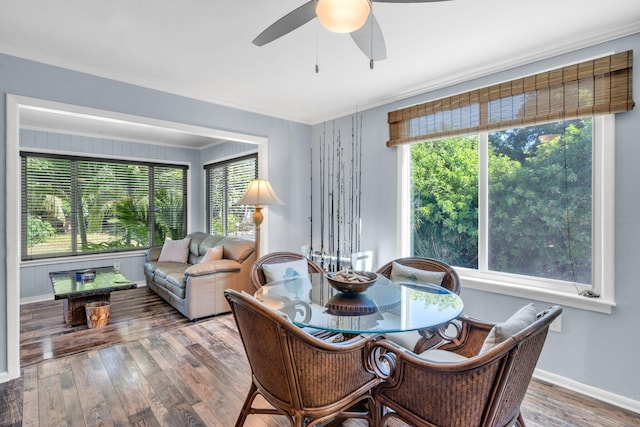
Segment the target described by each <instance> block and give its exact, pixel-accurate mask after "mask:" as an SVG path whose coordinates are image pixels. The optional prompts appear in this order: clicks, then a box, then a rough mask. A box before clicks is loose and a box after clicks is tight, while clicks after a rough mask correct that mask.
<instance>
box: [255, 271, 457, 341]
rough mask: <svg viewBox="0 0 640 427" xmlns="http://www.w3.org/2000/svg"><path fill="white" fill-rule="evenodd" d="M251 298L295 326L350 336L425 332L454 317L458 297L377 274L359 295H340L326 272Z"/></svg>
mask: <svg viewBox="0 0 640 427" xmlns="http://www.w3.org/2000/svg"><path fill="white" fill-rule="evenodd" d="M254 296H255V297H256V298H257V299H258V300H260V301H262V302H263V303H264V304H266V305H267V306H269V307H271V308H272V309H274V310H278V311H280V312H281V313H284V314H286V315H287V316H288V317H289V319H290V320H291V321H292V322H293V323H294V324H296V325H298V326H300V327H309V328H314V329H321V330H325V331H330V332H343V333H349V334H361V333H365V334H366V333H390V332H404V331H413V330H425V329H429V328H433V327H436V326H439V325H443V324H446V323H447V322H449V321H451V320H453V319H455V318H456V317H458V316H459V315H460V314H461V313H462V310H463V308H464V304H463V302H462V299H461V298H460V297H459V296H458V295H457V294H455V293H453V292H451V291H449V290H448V289H446V288H443V287H442V286H440V285H436V284H432V283H425V282H419V281H415V280H411V279H407V278H393V277H392V278H391V279H389V278H387V277H385V276H383V275H378V279H377V280H376V282H375V283H374V284H373V285H372V286H371V287H369V288H368V289H367V290H366V291H364V292H360V293H347V292H340V291H338V290H337V289H335V288H333V287H332V286H331V284H330V283H329V281H328V280H327V278H326V277H325V274H323V273H314V274H311V275H310V276H309V277H304V278H300V277H294V278H290V279H285V280H281V281H275V282H271V283H268V284H266V285H265V286H263V287H261V288H260V289H258V290H257V291H256V292H255V294H254Z"/></svg>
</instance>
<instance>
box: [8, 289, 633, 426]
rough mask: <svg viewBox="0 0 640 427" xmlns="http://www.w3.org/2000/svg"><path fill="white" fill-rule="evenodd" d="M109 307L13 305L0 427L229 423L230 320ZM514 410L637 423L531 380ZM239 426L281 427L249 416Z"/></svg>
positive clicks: (538, 420)
mask: <svg viewBox="0 0 640 427" xmlns="http://www.w3.org/2000/svg"><path fill="white" fill-rule="evenodd" d="M126 293H130V294H129V295H122V296H121V297H120V298H121V302H119V303H116V302H115V297H116V296H117V295H118V294H126ZM112 301H113V302H114V306H113V307H112V309H113V310H114V312H113V313H112V315H113V316H114V317H113V318H112V321H113V322H114V323H111V324H110V325H108V326H107V327H105V328H100V329H92V330H87V329H83V327H80V326H79V327H76V328H66V327H64V326H60V325H58V328H57V329H56V328H55V327H53V326H51V325H49V326H47V325H48V324H47V323H46V322H44V320H43V318H41V317H39V316H38V315H37V314H36V313H41V314H43V317H44V316H48V314H44V313H47V307H42V305H45V306H46V305H47V304H54V302H52V301H50V302H47V303H37V304H29V306H23V308H22V312H23V316H24V318H25V319H24V321H23V324H21V326H22V327H23V328H24V329H23V331H24V334H25V338H24V339H23V340H21V341H22V346H24V348H25V349H27V350H29V353H28V354H26V355H23V357H22V360H23V367H22V375H21V377H20V378H18V379H16V380H13V381H10V382H7V383H4V384H0V426H21V425H22V426H112V425H120V426H126V425H135V426H137V425H140V426H187V425H189V426H233V425H234V423H235V419H236V417H237V414H238V413H239V411H240V407H241V406H242V402H243V400H244V398H245V394H246V393H247V391H248V385H249V381H250V371H249V367H248V364H247V361H246V357H245V355H244V350H243V348H242V343H241V341H240V339H239V336H238V334H237V330H236V327H235V323H234V321H233V317H232V316H231V315H228V314H227V315H221V316H217V317H213V318H209V319H205V320H202V321H199V322H189V321H188V320H187V319H185V318H184V317H182V316H181V315H179V314H178V317H175V318H174V319H173V320H171V321H170V320H169V319H171V318H173V316H172V315H171V314H172V313H171V311H174V312H175V310H173V308H171V307H170V306H169V305H167V304H165V303H163V302H162V301H161V300H159V298H158V297H157V296H155V295H154V294H153V293H151V292H150V291H147V290H146V289H145V288H141V289H137V290H132V291H123V292H117V293H114V294H113V296H112ZM133 301H137V303H138V304H139V305H142V306H143V307H139V306H138V308H137V309H136V310H137V311H138V315H139V317H137V318H136V317H135V316H133V315H132V314H131V313H120V314H118V313H117V307H120V308H124V307H125V304H128V303H129V302H132V307H131V310H134V306H135V304H134V303H133ZM158 302H160V303H161V304H160V305H158V304H157V303H158ZM163 304H164V306H163ZM32 306H33V307H32ZM167 307H168V308H169V309H170V310H164V309H165V308H167ZM32 309H33V310H32ZM54 311H55V310H54ZM175 313H177V312H175ZM130 314H131V317H130V316H129V315H130ZM29 316H30V317H31V320H33V321H34V322H40V324H41V326H40V327H41V328H42V329H43V331H40V330H38V328H36V327H34V326H33V325H32V322H31V321H30V320H29ZM51 316H53V317H54V318H55V319H52V323H55V322H58V323H60V322H62V309H61V308H60V310H59V311H57V312H56V313H55V315H54V314H51ZM21 317H22V316H21ZM180 318H182V319H180ZM117 319H121V321H120V322H117ZM124 319H127V320H124ZM116 323H120V324H121V325H120V326H119V327H116ZM151 325H154V326H151ZM110 326H113V328H112V329H107V328H109V327H110ZM45 330H49V334H50V335H48V336H49V337H50V339H47V338H46V337H47V332H46V331H45ZM101 330H102V331H101ZM89 332H91V333H89ZM103 332H104V335H105V337H100V335H102V333H103ZM76 336H79V337H80V338H77V337H76ZM47 341H49V342H50V344H47ZM54 341H55V343H54ZM65 341H67V342H68V343H69V348H70V349H71V350H70V351H68V352H67V351H65V348H64V343H65ZM92 343H94V344H96V345H95V346H93V345H92ZM37 348H40V349H41V353H42V354H40V355H38V354H37V353H38V350H37ZM522 411H523V415H524V418H525V421H526V422H527V425H528V426H529V427H564V426H581V427H591V426H593V427H595V426H598V427H622V426H624V427H627V426H638V425H640V415H638V414H633V413H629V412H627V411H624V410H621V409H619V408H615V407H612V406H611V405H606V404H603V403H601V402H598V401H596V400H593V399H589V398H585V397H583V396H580V395H576V394H575V393H571V392H568V391H566V390H563V389H561V388H558V387H554V386H549V385H545V384H542V383H540V382H537V381H533V382H532V383H531V385H530V387H529V390H528V392H527V396H526V398H525V401H524V403H523V407H522ZM246 425H247V426H258V427H263V426H269V427H276V426H287V425H288V424H287V422H286V421H285V420H284V418H282V417H269V416H264V415H252V416H250V417H249V419H248V422H247V423H246ZM344 425H345V426H351V427H356V426H365V425H366V423H365V422H362V421H347V422H345V423H344Z"/></svg>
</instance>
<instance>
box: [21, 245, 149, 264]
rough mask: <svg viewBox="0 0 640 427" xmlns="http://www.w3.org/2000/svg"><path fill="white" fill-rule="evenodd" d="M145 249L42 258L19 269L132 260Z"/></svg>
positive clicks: (25, 262)
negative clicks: (98, 261)
mask: <svg viewBox="0 0 640 427" xmlns="http://www.w3.org/2000/svg"><path fill="white" fill-rule="evenodd" d="M145 251H146V249H143V250H135V251H129V252H110V253H105V254H91V255H76V256H69V257H61V258H44V259H36V260H30V261H22V262H20V267H38V266H42V265H56V264H70V263H76V262H86V261H96V260H105V259H106V260H113V259H116V258H134V257H139V256H144V254H145Z"/></svg>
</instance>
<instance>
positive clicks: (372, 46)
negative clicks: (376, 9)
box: [351, 13, 387, 61]
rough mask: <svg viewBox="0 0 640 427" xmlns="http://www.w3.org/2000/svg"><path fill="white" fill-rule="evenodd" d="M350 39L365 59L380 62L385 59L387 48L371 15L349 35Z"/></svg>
mask: <svg viewBox="0 0 640 427" xmlns="http://www.w3.org/2000/svg"><path fill="white" fill-rule="evenodd" d="M351 38H352V39H353V41H354V42H356V44H357V45H358V47H359V48H360V50H361V51H362V53H364V54H365V55H366V56H367V58H369V59H373V60H374V61H381V60H383V59H385V58H386V57H387V47H386V45H385V43H384V36H383V35H382V29H381V28H380V24H378V20H377V19H376V17H375V16H373V13H370V14H369V17H368V18H367V21H366V22H365V23H364V25H363V26H362V27H360V28H359V29H357V30H355V31H354V32H352V33H351Z"/></svg>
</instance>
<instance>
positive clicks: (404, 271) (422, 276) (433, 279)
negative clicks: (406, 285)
mask: <svg viewBox="0 0 640 427" xmlns="http://www.w3.org/2000/svg"><path fill="white" fill-rule="evenodd" d="M444 275H445V272H444V271H429V270H420V269H419V268H413V267H408V266H406V265H402V264H400V263H398V262H395V261H393V262H392V263H391V277H392V278H407V279H413V280H419V281H420V282H427V283H434V284H436V285H441V284H442V279H443V278H444Z"/></svg>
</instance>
